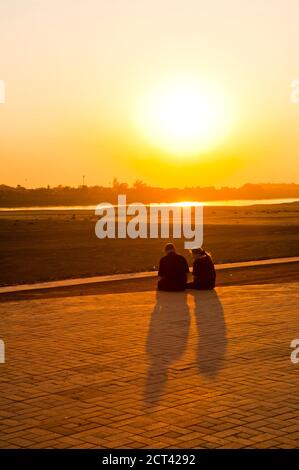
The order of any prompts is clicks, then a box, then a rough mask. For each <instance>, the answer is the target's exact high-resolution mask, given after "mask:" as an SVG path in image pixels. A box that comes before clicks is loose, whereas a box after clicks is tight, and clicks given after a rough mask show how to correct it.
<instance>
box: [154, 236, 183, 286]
mask: <svg viewBox="0 0 299 470" xmlns="http://www.w3.org/2000/svg"><path fill="white" fill-rule="evenodd" d="M164 252H165V256H163V257H162V258H161V259H160V263H159V272H158V276H159V278H158V290H165V291H169V292H175V291H183V290H185V289H186V284H187V275H188V272H189V266H188V263H187V261H186V259H185V258H184V256H182V255H179V254H178V253H177V252H176V248H175V246H174V244H173V243H167V245H166V246H165V248H164Z"/></svg>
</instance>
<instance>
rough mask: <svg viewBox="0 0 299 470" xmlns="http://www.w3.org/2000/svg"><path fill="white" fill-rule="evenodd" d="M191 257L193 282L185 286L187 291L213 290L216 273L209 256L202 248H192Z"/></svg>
mask: <svg viewBox="0 0 299 470" xmlns="http://www.w3.org/2000/svg"><path fill="white" fill-rule="evenodd" d="M192 255H193V259H194V262H193V270H192V275H193V282H189V283H188V284H187V288H188V289H200V290H209V289H214V287H215V281H216V271H215V267H214V263H213V261H212V258H211V256H210V255H209V253H207V252H206V251H205V250H203V249H202V248H194V249H193V250H192Z"/></svg>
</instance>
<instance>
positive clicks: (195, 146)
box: [138, 80, 232, 157]
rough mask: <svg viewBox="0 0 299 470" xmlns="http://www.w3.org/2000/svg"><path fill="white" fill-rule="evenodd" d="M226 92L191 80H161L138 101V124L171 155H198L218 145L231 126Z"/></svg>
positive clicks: (156, 144)
mask: <svg viewBox="0 0 299 470" xmlns="http://www.w3.org/2000/svg"><path fill="white" fill-rule="evenodd" d="M227 101H228V100H227V99H225V97H224V94H223V93H221V92H220V91H219V90H216V89H214V88H212V87H211V86H207V85H203V84H201V83H196V82H193V81H192V82H191V81H189V80H176V81H172V82H166V83H163V84H159V85H158V86H156V87H154V88H153V89H151V90H150V91H149V92H148V93H146V94H145V95H144V96H143V97H142V100H141V101H140V103H139V110H138V127H139V130H140V131H141V132H142V134H143V135H144V136H145V137H146V139H147V140H148V141H149V142H150V143H151V144H152V145H154V146H156V147H159V148H160V149H161V150H162V151H164V152H167V153H169V154H171V155H177V156H178V157H181V156H184V157H186V156H197V155H198V154H200V153H203V152H206V151H209V150H211V149H213V148H214V147H215V146H217V145H219V144H220V143H221V142H222V141H223V139H224V138H225V137H226V136H227V135H228V133H229V131H230V129H231V126H232V112H231V111H232V109H231V106H229V103H228V102H227Z"/></svg>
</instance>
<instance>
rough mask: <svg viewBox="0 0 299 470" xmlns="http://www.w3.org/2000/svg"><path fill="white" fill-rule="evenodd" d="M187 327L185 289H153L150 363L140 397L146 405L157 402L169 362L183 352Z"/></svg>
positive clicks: (166, 375) (149, 349)
mask: <svg viewBox="0 0 299 470" xmlns="http://www.w3.org/2000/svg"><path fill="white" fill-rule="evenodd" d="M189 327H190V314H189V307H188V303H187V294H186V292H175V293H167V292H161V291H157V295H156V304H155V307H154V310H153V312H152V315H151V320H150V325H149V330H148V335H147V341H146V352H147V354H148V357H149V361H150V366H149V369H148V372H147V378H146V383H145V389H144V400H145V402H146V404H147V405H148V406H154V405H156V404H158V403H159V401H160V398H161V396H162V393H163V390H164V388H165V385H166V382H167V377H168V368H169V366H170V365H171V364H172V363H173V362H175V361H177V360H178V359H180V357H181V356H182V355H183V354H184V352H185V349H186V346H187V341H188V335H189Z"/></svg>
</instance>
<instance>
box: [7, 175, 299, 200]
mask: <svg viewBox="0 0 299 470" xmlns="http://www.w3.org/2000/svg"><path fill="white" fill-rule="evenodd" d="M119 194H126V196H127V202H128V203H132V202H143V203H154V202H178V201H217V200H232V199H276V198H299V184H245V185H244V186H241V187H240V188H229V187H222V188H214V187H191V188H183V189H182V188H155V187H151V186H147V185H146V184H145V183H143V182H142V181H136V182H135V183H134V184H133V185H132V186H129V185H128V184H127V183H120V182H118V180H117V179H116V178H115V179H114V181H113V184H112V186H111V187H104V186H79V187H78V188H72V187H70V186H56V187H53V188H51V187H50V186H48V187H46V188H35V189H27V188H24V187H22V186H20V185H18V186H17V187H15V188H14V187H11V186H6V185H0V206H1V207H26V206H27V207H28V206H59V205H64V206H68V205H80V206H83V205H96V204H99V203H100V202H110V203H114V204H116V203H117V196H118V195H119Z"/></svg>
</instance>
